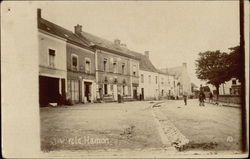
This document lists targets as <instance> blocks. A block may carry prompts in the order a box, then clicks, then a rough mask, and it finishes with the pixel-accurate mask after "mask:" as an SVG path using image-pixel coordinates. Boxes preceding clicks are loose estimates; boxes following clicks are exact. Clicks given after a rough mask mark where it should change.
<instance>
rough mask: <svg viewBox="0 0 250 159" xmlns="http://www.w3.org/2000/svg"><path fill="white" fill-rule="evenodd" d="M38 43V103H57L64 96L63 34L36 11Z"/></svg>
mask: <svg viewBox="0 0 250 159" xmlns="http://www.w3.org/2000/svg"><path fill="white" fill-rule="evenodd" d="M37 20H38V44H39V103H40V105H47V104H49V103H59V102H60V100H61V99H65V98H66V92H67V87H66V82H67V68H66V43H67V42H66V41H67V39H66V38H65V37H64V34H63V33H62V32H60V31H58V30H57V28H55V27H54V25H50V24H51V23H49V22H48V21H46V20H45V19H42V17H41V10H40V9H38V11H37Z"/></svg>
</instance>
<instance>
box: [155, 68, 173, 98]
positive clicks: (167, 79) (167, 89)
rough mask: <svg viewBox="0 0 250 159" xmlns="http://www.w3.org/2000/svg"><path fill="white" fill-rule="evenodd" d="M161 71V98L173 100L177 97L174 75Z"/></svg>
mask: <svg viewBox="0 0 250 159" xmlns="http://www.w3.org/2000/svg"><path fill="white" fill-rule="evenodd" d="M158 71H159V80H160V81H159V90H160V97H161V98H166V99H173V97H175V96H176V95H175V94H176V93H175V79H174V76H173V75H169V74H167V73H163V72H162V71H160V70H158Z"/></svg>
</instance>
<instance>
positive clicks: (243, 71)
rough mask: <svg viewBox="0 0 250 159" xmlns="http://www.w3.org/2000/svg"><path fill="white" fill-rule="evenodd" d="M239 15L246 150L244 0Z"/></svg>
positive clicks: (245, 146)
mask: <svg viewBox="0 0 250 159" xmlns="http://www.w3.org/2000/svg"><path fill="white" fill-rule="evenodd" d="M239 12H240V13H239V15H240V21H239V23H240V60H241V71H242V81H241V121H242V130H241V137H242V138H241V139H242V140H241V141H242V147H241V148H242V151H243V152H246V151H247V149H248V148H247V135H246V131H247V129H246V126H247V125H246V101H245V99H246V96H245V95H246V89H245V87H246V86H245V81H246V80H245V37H244V0H239Z"/></svg>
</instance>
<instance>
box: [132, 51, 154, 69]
mask: <svg viewBox="0 0 250 159" xmlns="http://www.w3.org/2000/svg"><path fill="white" fill-rule="evenodd" d="M130 53H131V54H134V56H136V57H138V58H139V59H140V61H139V62H140V70H143V71H149V72H158V70H157V69H156V68H155V66H154V65H153V64H152V62H151V61H150V59H149V58H147V57H146V56H145V55H143V54H141V53H138V52H135V51H130Z"/></svg>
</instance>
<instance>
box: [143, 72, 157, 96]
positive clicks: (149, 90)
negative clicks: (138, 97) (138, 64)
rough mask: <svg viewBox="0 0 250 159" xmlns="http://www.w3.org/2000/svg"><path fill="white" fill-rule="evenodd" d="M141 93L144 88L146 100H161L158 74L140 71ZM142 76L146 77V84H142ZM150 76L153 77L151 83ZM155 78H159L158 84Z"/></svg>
mask: <svg viewBox="0 0 250 159" xmlns="http://www.w3.org/2000/svg"><path fill="white" fill-rule="evenodd" d="M139 74H140V77H139V82H140V84H139V93H141V88H144V99H158V98H159V93H160V92H159V85H158V83H159V75H158V73H157V72H149V71H143V70H139ZM141 74H143V76H144V82H143V83H142V82H141ZM149 75H150V76H151V81H149ZM155 77H157V78H158V81H157V83H156V81H155Z"/></svg>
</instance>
